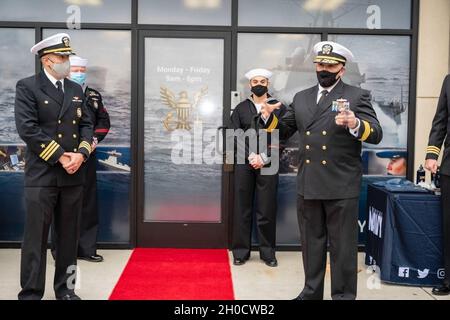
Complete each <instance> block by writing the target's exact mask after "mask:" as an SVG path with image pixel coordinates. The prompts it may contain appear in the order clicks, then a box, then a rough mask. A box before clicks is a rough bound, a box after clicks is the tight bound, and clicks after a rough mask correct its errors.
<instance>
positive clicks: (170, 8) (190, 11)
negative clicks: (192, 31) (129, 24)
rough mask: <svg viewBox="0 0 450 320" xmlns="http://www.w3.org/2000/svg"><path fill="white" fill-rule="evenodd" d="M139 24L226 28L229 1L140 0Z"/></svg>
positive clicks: (228, 15) (228, 18)
mask: <svg viewBox="0 0 450 320" xmlns="http://www.w3.org/2000/svg"><path fill="white" fill-rule="evenodd" d="M139 23H143V24H185V25H220V26H228V25H231V0H152V1H143V0H140V1H139Z"/></svg>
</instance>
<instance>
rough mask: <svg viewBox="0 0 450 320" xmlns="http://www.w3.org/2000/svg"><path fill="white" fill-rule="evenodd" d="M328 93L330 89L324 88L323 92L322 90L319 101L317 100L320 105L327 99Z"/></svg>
mask: <svg viewBox="0 0 450 320" xmlns="http://www.w3.org/2000/svg"><path fill="white" fill-rule="evenodd" d="M327 95H328V90H322V92H320V99H319V102H317V105H320V104H321V103H322V102H323V100H325V97H326V96H327Z"/></svg>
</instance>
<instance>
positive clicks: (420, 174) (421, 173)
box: [416, 165, 425, 184]
mask: <svg viewBox="0 0 450 320" xmlns="http://www.w3.org/2000/svg"><path fill="white" fill-rule="evenodd" d="M421 182H425V169H424V168H423V166H422V165H420V166H419V170H417V175H416V184H419V183H421Z"/></svg>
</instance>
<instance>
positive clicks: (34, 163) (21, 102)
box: [14, 71, 93, 187]
mask: <svg viewBox="0 0 450 320" xmlns="http://www.w3.org/2000/svg"><path fill="white" fill-rule="evenodd" d="M60 97H61V96H60V95H59V94H58V90H57V89H56V87H55V86H54V85H53V83H52V82H51V81H50V80H49V79H48V78H47V76H46V75H45V73H44V71H41V72H40V73H39V74H37V75H35V76H31V77H28V78H25V79H22V80H19V81H18V82H17V85H16V100H15V110H14V112H15V120H16V127H17V131H18V133H19V135H20V137H21V138H22V139H23V141H25V143H26V145H27V153H26V155H25V186H26V187H61V186H74V185H80V184H83V183H84V170H83V165H82V166H81V168H80V169H79V170H78V171H77V172H76V173H75V174H72V175H69V174H68V173H67V172H66V171H65V170H64V168H63V167H62V165H61V164H60V163H59V162H58V159H59V158H60V157H61V155H62V154H63V153H64V152H79V153H82V154H83V155H84V157H85V158H86V159H87V158H88V157H89V155H90V153H91V142H92V135H93V115H92V113H91V112H90V111H89V109H88V108H87V107H86V105H85V103H84V100H85V99H84V93H83V89H82V88H81V86H79V85H78V84H77V83H75V82H73V81H71V80H68V79H65V80H64V99H63V100H61V98H60Z"/></svg>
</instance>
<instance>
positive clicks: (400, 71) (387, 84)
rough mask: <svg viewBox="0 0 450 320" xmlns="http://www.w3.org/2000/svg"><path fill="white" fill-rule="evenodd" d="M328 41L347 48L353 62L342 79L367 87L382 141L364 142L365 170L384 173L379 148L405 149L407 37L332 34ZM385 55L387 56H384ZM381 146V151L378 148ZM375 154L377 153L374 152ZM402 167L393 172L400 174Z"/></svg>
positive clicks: (385, 162) (385, 165) (385, 163)
mask: <svg viewBox="0 0 450 320" xmlns="http://www.w3.org/2000/svg"><path fill="white" fill-rule="evenodd" d="M330 40H332V41H336V42H338V43H341V44H343V45H345V46H346V47H348V48H349V49H350V50H351V51H352V52H353V54H354V56H355V63H353V64H348V65H347V72H346V75H345V76H344V80H345V81H346V82H347V83H349V84H352V85H356V86H360V87H361V88H364V89H367V90H370V91H371V93H372V105H373V107H374V109H375V111H376V113H377V116H378V120H379V121H380V123H381V126H382V128H383V140H382V141H381V143H380V144H378V145H370V144H364V145H363V147H364V152H363V160H364V167H365V173H367V174H386V173H387V172H388V171H392V170H395V168H394V169H392V168H388V165H389V161H390V159H389V158H381V157H382V154H380V153H379V152H380V151H383V150H394V151H395V152H400V151H406V147H407V133H408V106H409V67H410V66H409V62H410V38H409V37H407V36H355V35H334V36H330ZM386 57H389V59H386ZM380 149H383V150H380ZM377 153H378V154H377ZM405 170H406V163H405V167H402V168H400V167H399V168H398V170H397V171H396V172H389V173H390V174H394V175H404V174H400V173H405Z"/></svg>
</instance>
